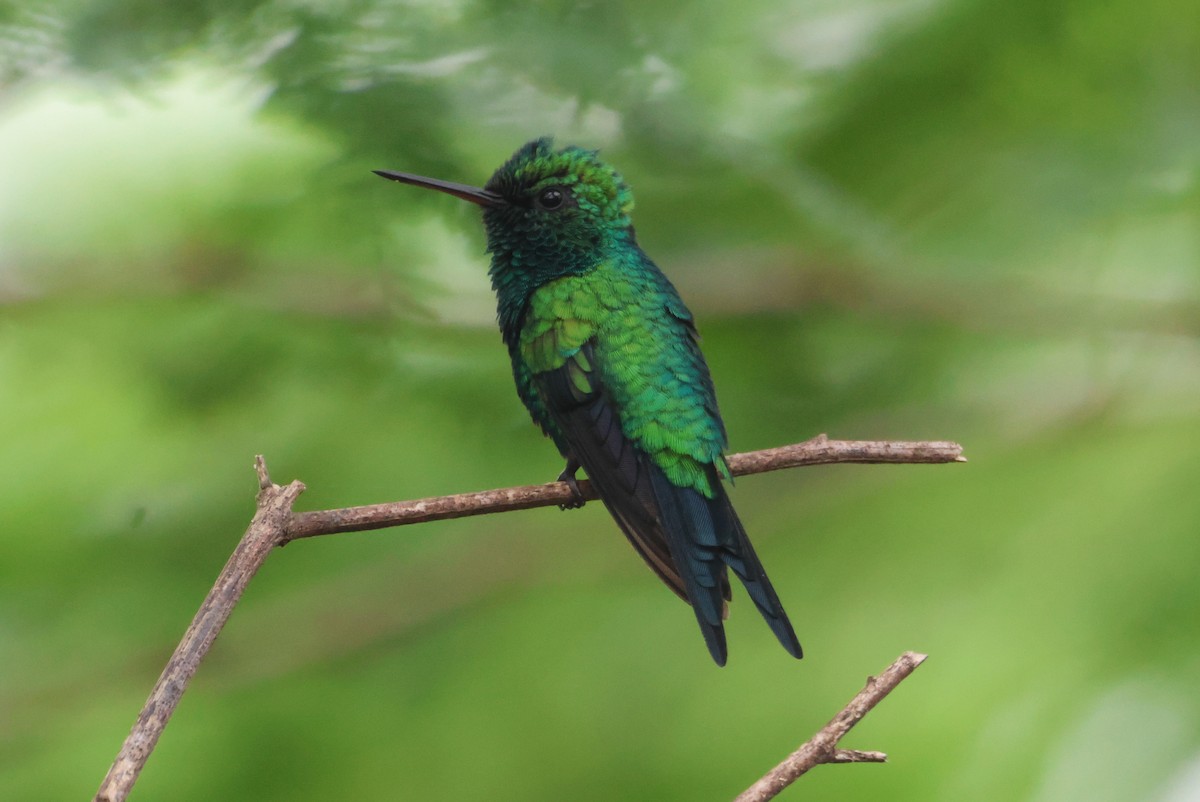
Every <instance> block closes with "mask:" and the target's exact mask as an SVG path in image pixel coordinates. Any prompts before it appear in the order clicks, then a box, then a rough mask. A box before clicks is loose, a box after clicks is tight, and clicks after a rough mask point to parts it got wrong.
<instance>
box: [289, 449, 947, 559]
mask: <svg viewBox="0 0 1200 802" xmlns="http://www.w3.org/2000/svg"><path fill="white" fill-rule="evenodd" d="M966 461H967V459H966V457H964V456H963V455H962V446H960V445H959V444H958V443H950V442H945V441H932V442H902V441H886V440H830V439H829V438H828V437H826V436H825V435H823V434H819V435H817V436H816V437H814V438H813V439H811V440H806V441H805V442H803V443H796V444H794V445H790V446H779V447H778V448H768V449H764V450H762V451H749V452H747V453H745V454H731V455H730V456H729V458H728V462H729V470H730V471H731V472H732V473H733V475H734V476H748V475H751V474H755V473H766V472H767V471H778V470H782V469H783V468H797V467H800V466H803V465H830V464H834V463H876V464H878V463H908V464H913V463H916V464H941V463H947V462H966ZM579 490H580V492H582V493H583V497H584V499H586V500H588V501H592V500H594V499H596V498H597V496H596V491H595V490H593V489H592V486H591V483H590V482H588V481H587V480H582V481H580V482H579ZM571 499H572V496H571V489H570V488H569V487H567V485H566V483H565V482H548V483H547V484H544V485H524V486H521V487H506V488H504V489H502V490H484V491H482V492H479V493H460V494H458V495H454V496H438V497H437V498H422V499H416V500H415V501H396V502H392V503H390V504H370V505H367V506H364V507H345V508H343V509H340V510H322V511H320V512H301V513H297V514H296V515H295V517H294V518H293V520H292V524H291V526H290V527H289V528H288V536H287V539H288V540H289V541H290V540H298V539H300V538H302V537H316V536H318V535H332V534H336V533H338V532H361V531H364V530H368V529H383V528H385V527H389V526H402V525H404V524H419V523H425V522H426V521H441V520H445V519H448V518H465V517H467V516H470V515H486V514H489V513H493V512H511V511H513V510H528V509H532V508H534V507H550V506H553V505H556V504H564V503H566V502H569V501H571Z"/></svg>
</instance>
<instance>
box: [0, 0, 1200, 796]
mask: <svg viewBox="0 0 1200 802" xmlns="http://www.w3.org/2000/svg"><path fill="white" fill-rule="evenodd" d="M1197 8H1200V6H1196V5H1195V4H1189V3H1185V2H1180V1H1179V0H1150V2H1142V3H1133V2H1130V0H1118V2H1115V3H1099V4H1097V3H1093V4H1087V3H1079V2H1061V3H1050V4H1046V3H1037V2H1033V0H1020V1H1019V2H1016V3H1012V2H1009V3H1000V2H995V0H947V2H943V3H938V4H928V3H906V4H892V3H883V2H879V1H878V0H858V1H857V2H852V3H849V4H830V3H822V2H819V0H811V1H810V2H805V3H799V4H797V3H792V4H786V3H781V2H764V1H763V0H749V1H748V2H743V3H738V4H718V3H705V4H691V5H690V6H687V7H680V6H678V5H673V4H670V3H662V2H649V3H625V4H603V3H594V4H573V3H539V4H517V3H508V2H496V1H495V0H493V1H492V2H487V1H486V0H484V1H481V2H476V3H466V2H458V1H457V0H446V1H445V2H426V3H407V4H389V3H380V2H373V1H372V0H355V1H354V2H343V3H332V4H292V3H272V2H263V3H238V2H230V1H229V0H225V1H224V2H222V1H221V0H210V1H209V2H204V3H199V4H196V3H193V4H190V5H188V4H185V5H178V6H176V5H172V6H171V7H170V11H167V10H164V9H166V6H162V5H161V4H154V3H147V2H130V1H129V0H105V2H92V3H81V2H76V1H73V0H57V1H56V2H48V3H39V4H34V5H30V6H20V7H18V6H16V5H13V6H10V7H5V8H4V9H3V10H0V176H3V180H2V181H0V421H3V432H4V437H3V439H2V440H0V677H2V681H0V798H4V799H58V798H86V797H87V795H88V794H90V793H92V792H93V790H94V788H95V787H96V786H97V785H98V784H99V781H100V779H101V777H102V776H103V774H104V771H105V769H106V767H107V765H108V763H109V761H111V759H112V757H113V755H114V754H115V752H116V750H117V748H118V746H119V744H120V741H121V739H122V738H123V737H124V735H125V733H126V732H127V731H128V727H129V725H130V724H131V723H132V721H133V718H134V715H135V713H136V710H137V709H138V707H139V706H140V705H141V703H142V701H143V700H144V698H145V695H146V693H147V692H148V691H149V689H150V687H151V685H152V683H153V681H154V678H155V677H156V676H157V674H158V671H159V670H160V669H161V666H162V663H163V662H164V660H165V658H166V656H167V654H168V653H169V651H170V649H171V648H172V647H173V645H174V643H175V642H176V641H177V639H178V637H179V635H180V634H181V633H182V631H183V629H184V628H185V626H186V624H187V622H188V620H189V619H190V616H191V615H192V614H193V612H194V611H195V608H196V606H197V604H198V603H199V601H200V599H201V598H202V597H203V595H204V593H205V592H206V591H207V589H208V587H209V586H210V584H211V582H212V579H213V577H214V576H215V574H216V572H217V570H218V569H219V568H220V566H221V565H222V564H223V562H224V561H225V559H226V557H227V556H228V553H229V551H230V549H231V548H232V546H233V544H234V543H235V542H236V540H237V538H238V537H239V536H240V533H241V531H242V530H243V528H244V525H245V523H246V521H247V520H248V518H249V516H250V514H251V511H252V493H253V490H254V484H253V481H254V480H253V474H252V473H251V471H250V461H251V458H252V456H253V455H254V454H255V453H263V454H265V455H266V456H267V460H268V463H269V465H270V467H271V469H272V472H273V474H274V476H275V477H276V478H277V479H280V480H282V479H290V478H292V477H296V478H300V479H302V480H304V481H305V483H306V484H307V485H308V487H309V488H310V489H309V490H308V492H307V493H306V494H305V495H304V496H303V497H302V499H301V502H302V507H304V508H322V507H332V506H343V505H349V504H361V503H370V502H374V501H383V500H390V499H397V498H416V497H421V496H428V495H437V494H441V493H448V492H455V491H462V490H471V489H482V488H486V487H498V486H503V485H508V484H514V483H524V482H533V481H544V480H547V479H550V478H552V477H553V476H554V475H555V474H556V473H557V471H558V470H559V468H560V467H561V465H560V463H559V460H558V457H557V454H556V453H555V450H554V448H553V446H552V445H551V444H550V443H549V442H547V441H544V440H542V439H541V437H540V436H539V435H538V433H537V431H536V430H535V429H534V428H533V427H532V426H531V425H530V424H529V421H528V416H527V415H526V414H525V412H524V410H523V409H521V406H520V404H519V402H518V400H517V399H516V398H515V396H514V394H513V392H512V389H511V371H510V368H509V365H508V364H507V359H506V355H505V353H504V349H503V347H502V345H501V344H500V343H499V338H498V336H497V334H496V332H495V329H494V323H493V315H494V306H493V302H492V300H491V298H490V292H489V290H488V283H487V277H486V256H485V255H484V254H483V247H484V242H483V236H482V233H481V231H480V228H479V224H478V219H477V215H478V212H477V210H475V209H473V208H465V207H466V206H467V204H461V203H460V202H458V201H456V200H453V199H449V198H443V197H439V196H435V195H434V194H433V193H420V192H415V191H414V192H411V193H401V192H398V191H396V187H395V186H394V185H388V184H386V183H385V182H382V181H380V180H378V179H377V178H375V177H374V176H372V175H371V174H370V173H369V170H370V169H371V168H394V169H402V170H411V171H414V172H418V173H424V174H428V175H435V176H438V177H441V178H445V179H449V180H457V181H462V182H467V183H475V184H478V183H481V182H482V181H484V180H485V179H486V177H487V176H488V175H489V174H490V172H491V170H492V169H493V168H494V167H495V165H497V164H499V163H501V162H502V161H503V159H505V158H506V157H507V156H508V155H509V154H510V153H511V152H512V151H513V149H514V148H516V147H518V146H519V145H520V144H521V143H522V142H525V141H527V140H529V139H530V138H532V137H534V136H538V135H542V134H553V135H555V136H556V138H557V141H558V143H559V144H563V145H565V144H569V143H574V144H578V145H580V146H583V147H589V148H591V147H600V148H602V149H603V156H604V158H605V159H606V160H607V161H609V162H611V163H612V164H614V165H615V166H616V167H617V168H618V169H619V170H620V171H621V174H622V175H623V176H624V177H625V178H626V179H628V181H629V183H630V184H631V185H632V186H634V187H636V189H637V195H638V209H637V226H638V236H639V240H640V241H641V243H642V245H643V246H644V247H645V248H646V250H647V251H648V252H649V253H651V254H652V255H653V256H654V258H655V260H656V261H657V262H658V263H659V265H660V266H661V267H662V268H663V269H664V270H665V272H667V274H668V275H669V276H670V277H671V278H672V280H674V281H675V283H676V285H677V286H678V287H679V289H680V291H681V293H682V295H683V297H684V299H685V300H686V301H687V302H688V305H689V306H690V307H691V309H692V310H693V311H694V312H695V313H696V317H697V321H698V325H699V327H700V330H701V332H702V333H703V334H704V337H705V340H704V349H705V353H706V355H707V356H708V360H709V363H710V365H711V367H712V370H713V375H714V379H715V382H716V385H717V390H718V394H719V397H720V400H721V405H722V411H723V413H724V417H725V421H726V424H727V426H728V428H729V432H730V440H731V445H732V450H734V451H739V450H748V449H752V448H759V447H766V446H770V445H776V444H781V443H787V442H794V441H798V440H801V439H804V438H806V437H808V436H811V435H812V434H815V433H816V432H819V431H827V432H829V433H830V434H831V435H833V436H839V437H863V438H876V437H878V438H884V437H891V438H905V439H915V438H952V439H956V440H959V441H961V442H963V443H964V444H965V445H966V447H967V454H968V456H969V458H970V460H971V461H970V462H969V463H968V464H966V465H963V466H947V467H937V468H930V467H854V468H850V467H840V468H828V469H805V470H803V471H791V472H787V473H785V474H777V475H770V476H763V477H756V478H751V479H745V480H742V481H739V482H738V485H737V488H736V489H735V491H734V500H735V503H736V504H737V507H738V509H739V511H740V512H741V514H742V516H743V518H744V519H745V523H746V526H747V528H748V530H749V531H750V533H751V535H752V537H753V538H754V541H755V543H756V544H757V545H758V547H759V550H760V552H761V554H762V557H763V560H764V562H765V563H766V564H767V565H768V566H769V567H770V569H771V576H772V579H773V581H774V583H775V585H776V588H777V590H778V591H779V593H780V595H781V597H782V599H783V601H784V603H785V605H786V607H787V609H788V611H789V612H790V613H791V615H792V618H793V622H794V624H795V625H796V628H797V631H798V634H799V635H800V638H801V640H802V641H803V643H804V645H805V651H806V658H805V659H804V660H803V661H802V662H799V663H797V662H795V661H793V660H791V659H790V658H788V657H787V656H786V655H785V654H783V653H781V652H780V650H779V648H778V645H777V644H776V643H775V642H774V639H773V637H772V636H771V634H770V632H769V631H767V630H766V629H765V628H764V627H762V626H761V624H760V622H759V621H757V620H755V619H756V616H755V613H754V610H753V606H752V604H750V603H749V601H748V600H747V599H746V598H745V597H744V595H741V596H737V595H735V602H734V604H733V605H732V615H731V619H730V621H729V625H728V630H729V636H730V638H731V640H732V643H731V645H730V654H731V655H732V658H731V663H730V665H729V667H728V668H726V669H723V670H718V669H716V668H714V667H713V666H712V665H711V664H710V662H709V660H708V659H707V657H706V656H705V654H704V650H703V645H702V644H701V643H700V642H699V640H698V639H697V638H696V637H695V631H694V624H693V623H692V614H691V611H689V610H688V609H687V608H686V607H685V606H683V605H682V604H680V603H679V602H678V601H676V600H675V599H673V598H672V596H671V594H670V593H668V592H667V591H666V590H664V589H663V588H662V587H661V586H660V585H659V583H658V582H657V580H656V579H655V578H654V577H653V575H652V574H651V573H650V572H649V571H647V570H646V569H645V567H644V566H643V565H642V564H641V561H640V560H638V559H637V557H636V555H634V554H633V553H632V552H631V551H630V549H629V547H628V545H627V544H626V543H625V542H624V539H623V538H622V537H621V536H620V534H619V532H618V531H617V530H616V528H615V526H614V525H613V524H612V522H611V520H610V519H609V518H608V516H607V515H606V514H605V513H604V511H603V510H602V509H599V508H598V507H595V508H593V507H588V508H585V509H584V510H581V511H577V512H571V513H561V512H559V511H557V510H541V511H534V512H528V513H513V514H508V515H502V516H491V517H487V518H475V519H467V520H462V521H455V522H447V523H442V524H430V525H423V526H420V527H414V528H410V529H407V530H401V531H395V532H381V533H372V534H360V535H344V536H337V537H331V538H324V539H318V540H314V541H310V542H301V543H296V544H293V545H292V546H289V547H288V548H287V549H285V550H283V551H282V552H280V553H278V554H275V555H273V556H272V557H271V559H270V561H269V562H268V565H267V566H266V568H265V569H264V571H263V572H262V573H261V575H260V576H259V577H257V578H256V579H255V581H254V583H253V584H252V586H251V588H250V590H249V592H248V593H247V595H246V597H245V599H244V601H243V603H242V604H241V605H240V606H239V608H238V610H237V611H236V613H235V615H234V617H233V619H232V621H231V623H230V626H229V628H228V629H227V631H226V632H225V633H224V634H223V635H222V636H221V639H220V641H219V642H218V644H217V646H216V648H215V651H214V652H213V654H212V655H211V657H210V659H209V660H208V661H207V662H206V663H205V664H204V666H203V667H202V668H201V671H200V673H199V675H198V678H197V682H196V684H195V685H194V686H193V688H192V689H191V690H190V691H189V693H188V694H187V696H186V697H185V698H184V700H183V703H182V705H181V707H180V709H179V711H178V713H177V715H176V717H175V718H174V720H173V721H172V723H171V726H170V727H168V729H167V731H166V734H165V735H164V737H163V739H162V741H161V742H160V745H159V748H158V750H157V751H156V753H155V754H154V756H153V757H152V759H151V760H150V762H149V765H148V767H147V769H146V772H145V774H144V775H143V777H142V779H141V781H140V783H139V786H138V788H137V791H136V792H135V793H136V798H145V799H179V800H187V799H281V800H283V799H286V800H304V799H326V798H330V797H336V798H347V799H393V798H414V799H425V798H428V799H457V798H467V799H471V798H487V799H497V798H498V799H563V798H567V799H597V800H599V799H605V800H607V799H614V798H617V799H622V798H633V799H714V798H728V797H731V796H733V795H734V794H735V793H736V792H737V791H739V790H740V789H742V788H744V787H745V786H746V785H748V784H749V783H750V782H751V781H752V780H753V779H754V778H755V777H757V776H758V775H759V774H760V773H761V772H762V771H764V770H765V769H766V768H768V767H769V766H770V765H772V764H773V762H774V761H775V760H777V759H778V758H779V757H781V756H782V754H783V753H784V752H785V751H786V750H788V749H790V748H791V747H792V746H793V745H794V744H796V743H797V742H798V741H800V740H802V739H803V738H805V737H807V736H808V734H809V733H810V732H812V731H813V730H815V729H816V728H817V727H819V726H820V725H821V724H823V723H824V722H825V721H826V720H827V719H828V717H829V716H830V715H831V714H832V713H833V712H834V711H835V710H836V709H837V708H838V707H839V706H840V705H841V704H842V703H843V701H844V700H845V699H846V698H848V697H849V695H850V694H851V693H853V691H855V690H856V689H857V688H858V687H859V685H860V683H861V680H862V678H863V676H864V675H865V674H866V673H867V672H869V671H874V670H877V669H879V668H882V667H883V666H884V665H885V664H886V663H887V661H888V660H890V659H891V658H892V657H894V656H895V655H896V654H897V653H899V652H900V651H901V650H903V649H909V648H912V649H919V650H922V651H927V652H929V653H930V654H931V655H932V658H931V659H930V661H929V662H928V663H927V664H926V665H925V666H924V667H922V668H921V669H920V671H919V672H918V673H917V674H916V675H915V676H914V677H913V678H912V679H911V680H910V681H909V682H908V683H906V684H905V685H904V686H902V687H901V689H900V690H899V691H898V692H897V693H896V694H895V695H894V696H893V697H891V698H889V700H888V701H887V703H886V704H885V705H884V706H883V707H881V708H880V709H879V710H877V711H876V712H875V713H873V714H872V715H871V716H870V717H869V718H868V719H867V721H866V722H865V723H864V724H863V725H862V726H861V728H860V729H859V730H856V731H855V733H854V735H853V736H852V739H851V743H849V744H848V745H849V746H854V747H862V748H874V749H883V750H885V751H887V752H888V753H889V754H890V755H891V762H890V763H889V765H888V766H886V767H870V766H858V767H854V766H848V767H838V768H827V769H823V770H821V771H818V772H815V773H814V774H812V775H810V776H808V777H806V778H804V779H803V780H801V781H800V787H797V788H795V789H793V790H791V791H789V792H787V793H789V794H791V795H792V796H793V797H795V798H800V797H801V796H807V797H809V798H814V799H817V798H831V799H845V800H854V799H863V800H867V799H881V798H887V799H893V800H923V801H927V800H935V799H936V800H955V802H957V801H958V800H963V799H984V800H990V799H996V800H1031V802H1048V801H1049V800H1054V801H1055V802H1058V800H1064V799H1087V800H1089V802H1106V801H1107V800H1113V802H1116V801H1117V800H1122V801H1123V800H1129V799H1147V800H1163V802H1178V800H1182V799H1190V798H1192V797H1193V796H1194V795H1195V794H1196V793H1197V791H1196V783H1197V780H1196V771H1195V765H1196V761H1197V755H1198V754H1200V704H1197V702H1196V701H1195V699H1196V695H1195V693H1194V691H1193V690H1192V689H1193V686H1194V678H1195V675H1196V670H1197V667H1198V666H1200V635H1198V634H1197V632H1198V629H1197V626H1196V622H1197V620H1200V585H1197V583H1196V581H1195V579H1194V577H1195V574H1196V572H1197V566H1198V565H1200V539H1198V538H1197V537H1196V532H1197V531H1198V530H1200V501H1198V497H1197V494H1196V492H1195V487H1196V486H1197V482H1198V480H1200V454H1198V453H1197V449H1196V448H1195V443H1196V442H1197V440H1198V439H1200V403H1198V402H1197V399H1198V398H1200V367H1198V365H1200V341H1198V339H1197V337H1198V326H1197V319H1198V318H1197V309H1198V308H1200V238H1198V232H1200V145H1198V141H1200V140H1197V138H1196V136H1195V131H1196V130H1197V124H1198V123H1200V103H1198V102H1197V96H1196V92H1195V76H1196V75H1197V74H1200V63H1198V62H1200V19H1197ZM1189 783H1190V785H1189Z"/></svg>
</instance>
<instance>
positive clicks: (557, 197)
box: [537, 187, 567, 209]
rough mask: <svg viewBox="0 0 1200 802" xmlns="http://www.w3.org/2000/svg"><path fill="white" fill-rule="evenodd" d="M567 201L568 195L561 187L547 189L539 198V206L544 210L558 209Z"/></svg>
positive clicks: (539, 194)
mask: <svg viewBox="0 0 1200 802" xmlns="http://www.w3.org/2000/svg"><path fill="white" fill-rule="evenodd" d="M566 199H567V196H566V193H565V192H563V191H562V189H561V188H559V187H546V188H545V189H543V190H542V191H541V192H539V193H538V196H537V202H538V206H540V207H542V208H543V209H557V208H559V207H560V206H562V205H563V203H564V202H565V201H566Z"/></svg>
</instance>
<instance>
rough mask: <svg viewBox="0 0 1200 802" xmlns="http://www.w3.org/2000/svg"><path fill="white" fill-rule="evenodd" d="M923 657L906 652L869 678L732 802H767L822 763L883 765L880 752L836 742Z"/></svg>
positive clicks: (884, 759) (885, 757)
mask: <svg viewBox="0 0 1200 802" xmlns="http://www.w3.org/2000/svg"><path fill="white" fill-rule="evenodd" d="M925 658H926V655H923V654H918V653H916V652H905V653H904V654H902V655H900V656H899V657H897V658H896V662H894V663H892V664H891V665H890V666H888V667H887V668H886V669H885V670H884V672H883V673H882V674H880V675H879V676H878V677H868V678H867V686H866V687H865V688H863V689H862V690H861V691H859V692H858V695H857V696H855V697H854V698H853V699H851V700H850V703H849V704H848V705H846V706H845V707H844V708H842V711H841V712H840V713H838V714H837V715H836V716H834V717H833V720H832V721H830V722H829V723H828V724H826V725H825V726H824V727H822V728H821V730H820V732H818V733H817V734H816V735H814V736H813V737H812V738H810V739H809V740H808V741H807V742H806V743H804V744H803V745H801V747H800V748H799V749H797V750H796V751H795V752H792V753H791V754H790V755H788V756H787V758H785V759H784V761H783V762H782V763H780V764H779V765H778V766H776V767H775V768H773V769H771V770H770V771H769V772H767V773H766V774H764V775H763V777H762V779H760V780H759V781H758V782H756V783H754V785H752V786H750V787H749V788H747V789H746V790H745V791H743V792H742V793H741V794H739V795H738V797H737V799H735V800H734V802H766V800H768V799H773V798H774V797H775V795H776V794H778V793H779V792H780V791H782V790H783V789H784V788H787V787H788V786H789V785H791V784H792V783H793V782H795V780H796V778H797V777H799V776H801V775H802V774H804V773H805V772H807V771H808V770H809V769H811V768H812V767H814V766H819V765H821V764H822V763H883V762H884V761H886V760H887V755H885V754H884V753H883V752H858V751H854V750H846V749H838V748H837V745H838V742H839V741H841V740H842V738H843V737H844V736H845V735H846V733H848V732H849V731H850V728H851V727H853V726H854V725H855V724H857V723H858V722H860V721H862V718H863V716H865V715H866V714H867V713H869V712H871V709H872V708H873V707H875V705H877V704H879V703H880V701H882V700H883V697H885V696H887V695H888V694H889V693H891V692H892V691H893V690H895V688H896V686H897V685H899V684H900V683H901V681H903V680H904V678H905V677H907V676H908V675H909V674H911V673H913V671H915V670H916V668H917V666H919V665H921V663H923V662H925Z"/></svg>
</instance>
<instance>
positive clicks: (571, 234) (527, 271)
mask: <svg viewBox="0 0 1200 802" xmlns="http://www.w3.org/2000/svg"><path fill="white" fill-rule="evenodd" d="M376 172H377V173H378V174H379V175H381V176H383V177H384V178H389V179H392V180H393V181H401V182H403V183H406V184H413V185H416V186H422V187H427V188H429V189H435V190H438V191H441V192H445V193H448V194H450V195H454V196H455V197H458V198H462V199H463V200H467V201H470V202H472V203H476V204H478V205H479V206H482V207H483V222H484V225H485V226H486V227H487V234H488V250H489V251H490V252H491V253H492V255H493V263H492V278H493V281H495V280H496V279H497V278H498V274H518V275H520V277H521V278H522V281H521V283H522V284H525V283H528V284H530V285H532V286H540V285H541V284H543V283H545V282H546V281H550V280H553V279H555V278H558V277H561V276H565V275H573V274H578V273H583V272H586V271H588V270H589V269H591V268H592V267H595V266H596V265H597V264H599V263H600V262H601V261H603V260H604V259H605V258H607V256H608V254H609V253H610V251H611V249H612V248H613V247H615V246H616V245H617V244H618V243H621V242H630V243H632V241H633V228H632V223H631V222H630V218H629V213H630V211H631V210H632V209H633V193H632V192H631V191H630V189H629V186H628V185H627V184H626V183H625V182H624V181H623V180H622V179H621V176H620V175H618V174H617V172H616V170H614V169H613V168H612V167H610V166H609V165H607V164H605V163H604V162H603V161H601V160H600V158H599V157H598V156H597V155H596V152H595V151H592V150H584V149H583V148H577V147H567V148H562V149H560V150H555V149H554V145H553V142H552V141H551V139H550V138H549V137H542V138H541V139H535V140H533V141H532V142H528V143H526V144H525V145H524V146H522V147H521V148H520V149H519V150H518V151H517V152H516V153H514V154H513V156H512V158H510V159H509V160H508V161H507V162H505V163H504V165H503V166H502V167H500V169H498V170H497V171H496V172H495V173H494V174H493V175H492V177H491V178H490V179H488V182H487V184H485V185H484V187H483V188H482V189H480V188H477V187H471V186H467V185H465V184H454V183H451V182H448V181H440V180H437V179H431V178H424V177H422V176H416V175H411V174H409V173H393V172H387V171H383V170H377V171H376ZM509 278H516V276H515V275H510V276H509ZM505 283H507V282H505ZM500 289H501V287H500V285H499V284H497V290H500Z"/></svg>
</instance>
